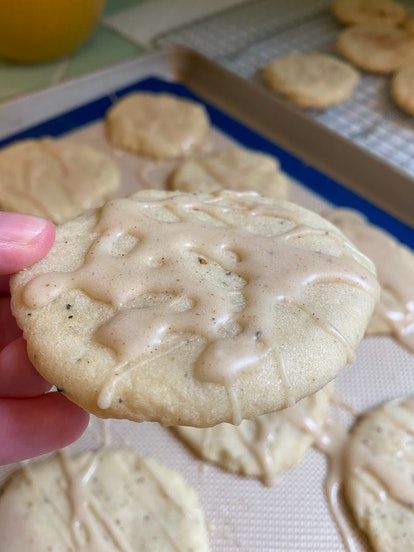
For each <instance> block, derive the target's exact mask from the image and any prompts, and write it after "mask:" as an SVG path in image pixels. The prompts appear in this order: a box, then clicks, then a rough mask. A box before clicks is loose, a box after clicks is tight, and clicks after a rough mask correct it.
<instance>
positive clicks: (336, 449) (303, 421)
mask: <svg viewBox="0 0 414 552" xmlns="http://www.w3.org/2000/svg"><path fill="white" fill-rule="evenodd" d="M281 414H282V415H283V416H285V418H286V420H288V421H289V422H290V423H291V424H292V425H294V426H295V427H297V428H298V429H301V430H302V431H305V432H307V433H309V434H310V435H311V436H312V437H313V439H314V446H315V447H316V448H317V449H318V450H319V451H320V452H321V453H322V454H324V455H325V456H326V459H327V462H328V472H327V475H326V478H325V493H326V497H327V499H328V504H329V508H330V511H331V514H332V517H333V519H334V521H335V523H336V525H337V527H338V529H339V532H340V534H341V536H342V539H343V541H344V544H345V545H346V547H347V549H348V551H349V552H357V551H358V547H357V544H356V539H355V536H354V535H353V533H352V530H351V523H350V521H349V519H348V516H347V515H346V513H345V512H344V510H343V508H342V506H341V503H340V489H341V486H342V478H343V468H344V466H343V460H344V450H345V447H346V445H347V442H348V432H347V430H346V428H345V427H344V426H343V425H342V424H341V423H339V421H338V420H337V419H335V420H333V419H328V421H327V423H326V425H325V427H324V428H323V429H320V428H319V427H318V424H317V423H316V422H315V420H314V419H313V418H312V417H310V416H308V415H307V414H306V413H305V412H304V411H303V410H300V409H298V408H288V409H286V410H283V411H282V412H281Z"/></svg>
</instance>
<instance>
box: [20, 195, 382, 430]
mask: <svg viewBox="0 0 414 552" xmlns="http://www.w3.org/2000/svg"><path fill="white" fill-rule="evenodd" d="M206 197H207V199H206V198H204V199H203V200H201V199H199V198H197V197H196V196H193V195H185V194H180V195H176V196H170V197H166V198H163V199H157V200H152V201H151V200H147V201H139V209H138V208H137V202H138V199H134V197H131V198H129V199H119V200H114V201H111V202H109V203H108V204H106V205H105V206H104V207H103V208H102V209H101V211H100V213H99V218H98V221H97V224H96V228H95V230H94V233H95V235H96V238H95V240H94V242H93V243H92V246H91V247H90V249H89V252H88V253H87V255H86V259H85V262H84V263H83V264H82V265H81V266H80V267H79V268H78V269H77V270H75V271H73V272H66V273H65V272H61V273H49V274H44V275H40V276H37V277H35V278H34V279H33V280H32V281H30V282H29V283H28V284H27V286H26V287H25V289H24V290H23V300H24V302H25V303H26V305H27V306H28V307H30V308H39V307H42V306H45V305H47V304H49V303H50V302H52V301H54V300H55V299H56V298H57V297H59V296H60V294H62V293H63V292H64V291H66V290H70V289H79V290H82V291H84V292H85V293H86V294H87V295H88V296H90V297H92V298H94V299H96V300H99V301H102V302H103V303H107V304H110V305H113V306H115V307H116V308H117V309H118V313H117V314H115V315H114V316H113V317H112V318H110V319H109V320H108V321H107V322H105V323H104V324H103V325H102V326H101V327H100V328H99V329H98V330H97V332H96V335H95V338H96V340H97V341H98V342H99V343H100V344H102V345H104V346H105V347H108V348H110V349H111V350H113V351H114V352H115V354H116V356H117V359H118V361H119V364H118V366H117V368H116V369H115V370H114V372H113V373H112V374H111V375H110V376H109V377H108V379H107V381H106V383H105V384H104V386H103V388H102V390H101V392H100V394H99V399H98V406H99V407H100V408H101V409H105V408H108V407H109V406H110V405H111V401H112V397H113V392H114V387H115V386H116V384H117V382H118V381H119V378H122V376H123V375H124V374H125V373H126V372H127V370H128V364H129V363H130V362H132V361H134V360H136V359H137V358H138V357H139V356H140V355H142V354H145V353H153V352H155V351H157V349H158V347H159V346H160V344H161V343H162V341H163V339H164V338H165V336H167V335H171V334H177V333H181V334H191V335H194V334H195V335H197V336H200V337H202V338H203V339H204V340H205V347H204V350H203V351H202V353H201V354H200V355H199V357H198V358H197V359H196V361H195V363H194V375H195V377H196V378H197V379H198V380H199V381H201V382H206V383H212V384H217V385H222V386H224V387H226V388H227V390H228V392H229V397H230V400H231V401H232V403H233V413H234V421H235V422H236V423H239V422H240V420H241V413H240V412H238V408H237V400H236V399H237V397H236V396H235V393H234V388H233V386H234V384H235V383H236V382H237V379H238V377H239V376H240V375H241V374H242V373H243V372H245V371H246V370H249V369H251V368H254V367H255V366H257V365H258V363H259V362H261V361H262V360H263V359H264V358H265V357H266V356H267V355H269V354H270V353H271V352H272V348H273V347H272V346H273V343H272V341H273V339H272V334H273V326H274V323H275V322H274V317H273V309H274V306H275V305H276V303H277V302H280V301H284V302H289V303H293V304H295V305H297V306H298V307H299V308H301V309H302V308H303V309H305V310H306V307H305V306H304V305H303V302H302V301H301V296H302V294H303V292H304V290H305V288H307V287H308V286H313V285H315V284H322V283H343V284H346V285H348V286H351V287H357V288H360V289H362V290H364V291H365V292H366V293H368V294H370V295H372V296H373V297H375V298H376V297H377V295H378V287H377V283H376V279H375V277H374V276H373V274H372V273H371V272H370V271H369V270H368V269H366V268H365V267H364V266H362V265H361V264H360V263H359V262H358V261H357V260H355V256H357V255H358V254H359V253H358V252H357V251H356V250H353V249H351V247H349V253H348V252H347V250H346V249H345V252H344V253H343V254H342V255H341V256H332V255H327V254H323V253H320V252H319V251H313V250H307V249H303V248H299V247H297V245H295V243H292V242H296V243H297V240H299V239H301V238H303V237H305V236H309V235H310V236H317V235H324V236H326V235H327V236H331V238H332V239H333V240H335V239H339V240H340V239H341V236H339V235H337V234H335V232H332V234H331V233H330V231H329V230H321V229H315V228H312V227H310V226H305V225H304V224H303V223H302V220H301V217H300V216H299V215H297V214H295V213H294V212H293V211H291V210H290V209H288V208H287V207H283V206H282V205H274V204H269V205H260V203H258V198H259V196H257V195H256V194H253V193H251V194H249V193H247V194H235V193H231V192H222V193H218V194H216V195H214V196H206ZM227 200H229V201H227ZM160 208H162V209H163V210H164V211H165V213H167V214H168V217H169V221H168V222H167V221H166V220H160V219H159V218H157V210H159V209H160ZM238 213H240V215H243V216H246V214H248V216H249V217H251V219H252V220H253V219H255V220H261V218H263V219H264V220H266V219H267V218H268V217H271V218H273V219H277V220H280V223H281V224H282V225H285V228H286V230H285V231H284V232H283V233H281V234H279V235H259V234H257V233H253V232H251V231H249V228H246V229H244V228H240V225H238V224H237V215H238ZM229 214H230V215H231V216H230V217H229ZM233 220H234V221H235V222H232V221H233ZM121 238H122V239H123V242H124V243H128V244H129V250H128V251H127V252H125V253H123V254H120V255H118V254H116V253H115V254H114V253H113V250H116V245H117V243H119V240H120V239H121ZM189 254H191V255H197V256H198V262H199V263H200V264H201V265H203V264H209V263H215V264H218V265H220V266H221V267H222V269H223V272H224V274H223V276H224V278H229V280H230V279H231V278H232V279H233V282H234V280H236V282H238V284H237V286H236V288H237V289H238V290H240V292H241V293H242V304H240V306H239V307H238V308H236V309H235V308H234V304H233V302H232V297H233V296H232V294H230V293H229V292H228V291H227V290H226V289H225V288H224V289H223V287H219V286H217V284H216V283H215V282H214V281H211V280H209V279H208V278H207V277H206V276H200V277H199V278H198V279H197V280H195V279H194V278H192V277H189V272H188V269H187V266H186V262H185V259H186V255H189ZM146 294H153V295H154V294H164V295H166V296H167V297H168V300H167V301H165V302H164V303H162V304H157V305H156V306H152V307H148V308H145V309H138V308H134V304H133V302H134V300H136V299H137V298H139V297H141V296H143V295H146ZM233 295H234V294H233ZM183 301H184V303H183ZM308 314H309V316H311V317H313V318H314V320H315V323H316V324H318V325H319V326H320V327H321V328H322V329H323V330H324V331H325V332H327V333H329V334H331V335H333V336H334V337H335V339H337V340H338V341H339V342H340V343H341V344H342V345H343V347H344V348H345V350H346V352H347V355H348V358H349V359H350V358H352V348H351V347H350V346H349V344H348V341H347V339H346V338H345V337H344V336H343V335H341V333H340V332H339V331H338V330H337V329H336V328H335V327H334V326H333V325H332V324H330V323H329V322H328V321H327V320H324V319H321V318H319V317H317V316H315V315H314V313H313V312H311V311H309V312H308ZM279 371H280V373H281V377H282V379H283V378H284V370H283V361H282V360H280V361H279ZM291 403H292V401H291V399H290V384H289V382H288V381H286V404H291Z"/></svg>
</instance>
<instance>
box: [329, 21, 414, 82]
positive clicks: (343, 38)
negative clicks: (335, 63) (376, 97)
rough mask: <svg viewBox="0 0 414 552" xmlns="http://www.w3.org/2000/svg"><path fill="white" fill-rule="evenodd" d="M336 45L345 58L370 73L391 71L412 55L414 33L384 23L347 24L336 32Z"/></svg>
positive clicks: (412, 57) (410, 58)
mask: <svg viewBox="0 0 414 552" xmlns="http://www.w3.org/2000/svg"><path fill="white" fill-rule="evenodd" d="M336 47H337V50H338V52H339V53H340V54H341V55H342V56H344V57H345V58H346V59H347V60H348V61H350V62H351V63H353V64H354V65H356V66H357V67H360V68H361V69H365V71H371V72H373V73H384V74H386V73H392V72H393V71H395V70H397V69H399V68H400V67H402V66H403V65H404V64H405V63H407V62H408V61H410V60H413V59H414V36H412V35H411V34H410V33H409V32H408V31H406V30H404V29H400V28H398V27H394V26H392V25H387V24H385V23H384V24H372V25H355V26H354V27H349V28H348V29H345V30H344V31H342V32H341V33H340V34H339V37H338V40H337V43H336Z"/></svg>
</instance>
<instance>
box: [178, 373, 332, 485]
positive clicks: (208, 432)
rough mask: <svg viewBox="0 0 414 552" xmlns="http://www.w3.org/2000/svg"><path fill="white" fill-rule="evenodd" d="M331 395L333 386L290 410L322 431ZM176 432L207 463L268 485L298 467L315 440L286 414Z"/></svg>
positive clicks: (273, 413)
mask: <svg viewBox="0 0 414 552" xmlns="http://www.w3.org/2000/svg"><path fill="white" fill-rule="evenodd" d="M331 393H332V385H331V384H330V385H328V386H326V387H325V388H324V389H321V390H320V391H318V392H317V393H316V394H315V395H312V396H311V397H306V398H305V399H302V400H301V401H300V402H299V403H298V404H296V405H295V406H292V407H291V408H290V409H288V411H290V410H297V411H299V412H300V415H301V416H304V417H306V418H311V419H312V420H314V421H315V423H316V428H317V429H321V428H322V426H323V423H324V421H325V417H326V414H327V411H328V407H329V399H330V396H331ZM175 431H176V432H177V434H178V435H179V437H180V438H181V439H182V440H183V441H184V442H185V443H186V444H187V445H188V446H189V447H190V448H191V449H192V450H193V451H194V452H195V453H196V454H197V455H198V456H200V457H201V458H202V459H203V460H207V461H209V462H214V463H215V464H218V465H219V466H221V467H222V468H224V469H226V470H229V471H231V472H234V473H238V474H242V475H248V476H253V477H260V478H261V479H262V480H263V482H264V483H265V484H267V485H272V484H274V483H276V482H277V479H278V477H279V475H281V474H282V473H283V472H285V471H287V470H288V469H290V468H292V467H293V466H295V465H296V464H298V463H299V462H300V461H301V459H302V458H303V456H304V455H305V453H306V451H307V450H308V448H309V447H310V446H311V445H312V443H313V441H314V438H313V437H312V434H311V433H310V432H304V431H302V430H300V429H299V428H298V427H297V425H293V424H292V423H291V422H290V421H289V419H287V418H286V417H285V416H284V411H281V412H271V413H270V414H263V415H262V416H259V417H258V418H255V419H254V420H244V421H243V422H242V423H241V424H240V425H239V426H235V425H232V424H219V425H217V426H214V427H208V428H197V427H185V426H180V427H177V428H175Z"/></svg>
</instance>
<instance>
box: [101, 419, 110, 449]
mask: <svg viewBox="0 0 414 552" xmlns="http://www.w3.org/2000/svg"><path fill="white" fill-rule="evenodd" d="M110 423H111V420H106V419H104V418H103V419H101V429H102V448H105V447H109V445H110V444H111V437H112V436H111V428H110Z"/></svg>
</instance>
